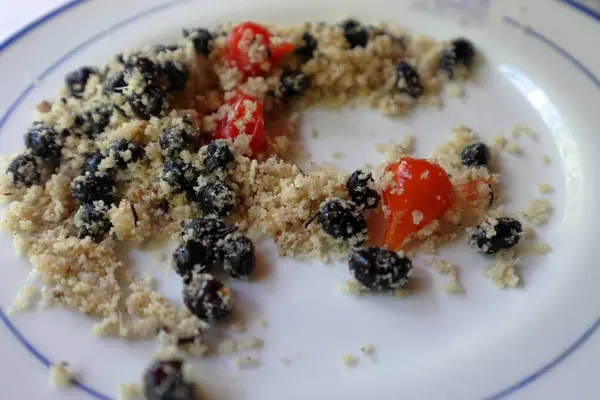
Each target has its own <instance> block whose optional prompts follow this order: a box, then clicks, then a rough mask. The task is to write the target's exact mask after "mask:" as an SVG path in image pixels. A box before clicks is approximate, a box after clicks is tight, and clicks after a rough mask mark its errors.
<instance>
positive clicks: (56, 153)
mask: <svg viewBox="0 0 600 400" xmlns="http://www.w3.org/2000/svg"><path fill="white" fill-rule="evenodd" d="M25 146H26V147H27V148H28V149H30V150H31V154H33V155H34V156H36V157H39V158H41V159H43V160H46V161H57V160H59V159H60V153H61V149H62V138H61V137H60V136H59V135H58V133H56V131H55V130H54V129H52V128H51V127H49V126H47V125H44V124H42V123H41V122H34V123H33V124H32V125H31V128H29V130H28V131H27V134H26V135H25Z"/></svg>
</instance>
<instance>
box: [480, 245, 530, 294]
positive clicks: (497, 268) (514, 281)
mask: <svg viewBox="0 0 600 400" xmlns="http://www.w3.org/2000/svg"><path fill="white" fill-rule="evenodd" d="M518 261H519V259H518V258H515V253H514V251H513V250H509V251H504V252H501V253H499V254H497V255H496V256H495V262H494V264H493V265H491V266H490V267H488V268H487V269H486V270H485V271H484V275H485V276H486V277H488V278H490V279H491V280H492V281H493V282H494V283H495V284H496V285H497V286H498V287H499V288H502V289H508V288H516V287H517V286H518V285H519V283H520V281H521V278H520V276H519V274H518V273H517V270H516V266H517V263H518Z"/></svg>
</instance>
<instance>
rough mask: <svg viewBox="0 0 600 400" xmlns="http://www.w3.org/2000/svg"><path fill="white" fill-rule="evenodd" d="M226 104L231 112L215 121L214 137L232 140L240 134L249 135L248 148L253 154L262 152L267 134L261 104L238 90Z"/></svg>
mask: <svg viewBox="0 0 600 400" xmlns="http://www.w3.org/2000/svg"><path fill="white" fill-rule="evenodd" d="M227 104H229V105H230V106H231V110H232V111H231V112H229V113H227V116H225V117H224V118H222V119H220V120H218V121H217V127H216V129H215V133H214V137H215V138H216V139H232V140H233V139H235V138H236V137H237V136H238V135H240V134H243V135H250V136H252V138H251V139H250V148H251V149H252V150H253V151H255V152H261V151H262V150H264V148H265V144H266V139H267V134H266V132H265V122H264V119H263V115H262V107H263V106H262V103H261V102H260V101H258V100H256V99H255V98H254V97H252V96H248V95H247V94H246V93H244V92H242V91H240V90H238V91H237V92H236V93H235V95H234V96H233V97H232V98H231V99H229V100H228V101H227ZM240 129H241V130H240Z"/></svg>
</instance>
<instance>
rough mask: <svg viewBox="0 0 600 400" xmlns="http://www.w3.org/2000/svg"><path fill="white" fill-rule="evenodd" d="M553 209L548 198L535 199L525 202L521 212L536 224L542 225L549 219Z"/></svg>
mask: <svg viewBox="0 0 600 400" xmlns="http://www.w3.org/2000/svg"><path fill="white" fill-rule="evenodd" d="M553 210H554V207H553V206H552V203H550V201H548V200H547V199H533V200H531V201H529V202H528V203H527V204H525V206H524V207H523V209H522V211H521V213H522V214H523V218H525V219H526V220H527V221H529V222H531V223H533V224H536V225H542V224H544V223H546V222H547V221H548V219H549V218H550V216H551V215H552V212H553Z"/></svg>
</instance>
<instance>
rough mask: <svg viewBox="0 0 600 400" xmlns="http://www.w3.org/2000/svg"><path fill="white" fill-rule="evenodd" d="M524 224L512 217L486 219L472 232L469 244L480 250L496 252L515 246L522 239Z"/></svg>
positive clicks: (490, 252)
mask: <svg viewBox="0 0 600 400" xmlns="http://www.w3.org/2000/svg"><path fill="white" fill-rule="evenodd" d="M522 234H523V226H522V225H521V223H520V222H519V221H517V220H516V219H514V218H510V217H500V218H498V219H491V220H488V221H485V222H483V223H481V224H479V225H477V227H476V228H475V229H473V231H472V232H471V235H470V237H469V244H470V245H471V246H473V247H474V248H476V249H477V250H478V251H479V252H481V253H485V254H495V253H498V252H499V251H502V250H508V249H510V248H512V247H514V246H515V245H516V244H517V243H519V241H520V240H521V235H522Z"/></svg>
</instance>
